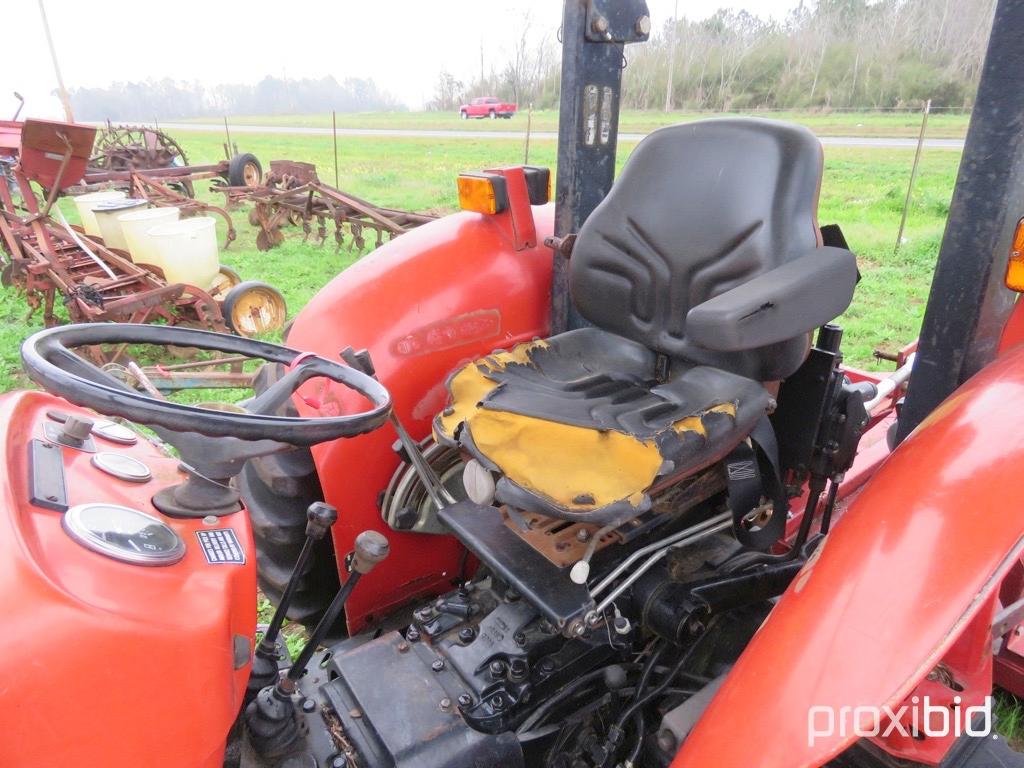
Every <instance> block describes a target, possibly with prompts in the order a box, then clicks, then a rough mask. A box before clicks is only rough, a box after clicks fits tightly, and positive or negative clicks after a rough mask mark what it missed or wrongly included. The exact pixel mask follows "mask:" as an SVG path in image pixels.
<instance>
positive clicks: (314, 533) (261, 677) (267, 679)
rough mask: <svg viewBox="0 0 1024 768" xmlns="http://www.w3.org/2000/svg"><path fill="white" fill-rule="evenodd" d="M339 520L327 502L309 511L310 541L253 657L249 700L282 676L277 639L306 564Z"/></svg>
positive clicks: (307, 531) (318, 503)
mask: <svg viewBox="0 0 1024 768" xmlns="http://www.w3.org/2000/svg"><path fill="white" fill-rule="evenodd" d="M337 519H338V510H336V509H335V508H334V507H332V506H331V505H330V504H327V503H325V502H323V501H314V502H313V503H312V504H310V505H309V509H308V510H306V540H305V541H304V542H303V543H302V549H301V550H300V551H299V556H298V558H297V559H296V561H295V566H294V567H293V568H292V573H291V576H289V577H288V584H287V586H285V588H284V593H283V594H282V595H281V600H280V601H279V602H278V604H277V610H276V611H274V616H273V618H272V619H271V620H270V626H268V627H267V631H266V632H265V633H264V634H263V639H262V640H261V641H260V644H259V645H258V646H256V653H255V654H254V655H253V660H252V672H251V673H250V674H249V684H248V688H247V694H248V696H247V698H250V699H251V698H252V697H253V696H255V695H256V694H257V693H258V692H259V691H260V690H261V689H263V688H265V687H266V686H268V685H273V684H274V683H275V682H276V681H277V676H278V666H277V660H278V647H277V636H278V634H279V633H280V631H281V625H282V624H284V621H285V618H286V617H287V615H288V609H289V608H290V607H291V603H292V598H294V597H295V590H296V589H297V588H298V585H299V579H300V577H301V576H302V573H303V571H305V570H306V564H307V563H308V562H309V558H310V556H311V555H312V554H313V547H314V546H316V542H318V541H320V540H321V539H323V538H324V536H326V535H327V532H328V531H329V530H330V529H331V526H332V525H334V523H335V522H336V521H337Z"/></svg>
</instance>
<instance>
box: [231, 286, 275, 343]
mask: <svg viewBox="0 0 1024 768" xmlns="http://www.w3.org/2000/svg"><path fill="white" fill-rule="evenodd" d="M222 311H223V313H224V321H225V322H226V323H227V324H228V328H230V329H231V330H232V331H234V332H235V333H237V334H238V335H239V336H246V337H252V336H258V335H260V334H263V333H268V332H270V331H276V330H279V329H281V328H283V327H284V324H285V322H286V321H287V319H288V305H287V304H285V301H284V296H282V295H281V292H280V291H279V290H277V288H275V287H274V286H272V285H267V284H266V283H261V282H259V281H257V280H248V281H246V282H244V283H239V284H238V285H236V286H235V287H234V288H232V289H231V290H230V291H228V294H227V296H225V297H224V305H223V307H222Z"/></svg>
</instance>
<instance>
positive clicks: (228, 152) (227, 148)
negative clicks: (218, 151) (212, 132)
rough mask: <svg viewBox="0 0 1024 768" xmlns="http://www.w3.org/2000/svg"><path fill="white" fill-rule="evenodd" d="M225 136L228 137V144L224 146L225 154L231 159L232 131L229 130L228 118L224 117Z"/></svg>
mask: <svg viewBox="0 0 1024 768" xmlns="http://www.w3.org/2000/svg"><path fill="white" fill-rule="evenodd" d="M224 134H225V135H226V136H227V137H228V143H227V144H226V145H225V146H224V154H226V155H227V156H228V160H230V159H231V131H230V130H229V129H228V116H227V115H224Z"/></svg>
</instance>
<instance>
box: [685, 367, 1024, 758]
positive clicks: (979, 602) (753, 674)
mask: <svg viewBox="0 0 1024 768" xmlns="http://www.w3.org/2000/svg"><path fill="white" fill-rule="evenodd" d="M1022 404H1024V347H1018V348H1016V349H1013V350H1010V351H1008V352H1006V353H1005V354H1003V355H1002V356H1000V357H999V358H998V359H997V360H996V361H995V362H993V363H992V364H991V365H989V366H988V367H987V368H985V369H984V370H982V371H981V372H980V373H978V374H977V375H976V376H974V377H973V378H972V379H970V380H969V381H968V382H967V383H965V384H964V385H963V386H961V387H960V388H959V389H958V390H957V391H956V392H954V393H953V394H952V395H951V396H950V397H949V398H948V399H947V400H945V401H944V402H943V403H942V404H941V405H940V406H939V407H938V408H937V409H936V410H935V411H934V412H933V413H932V414H931V415H930V416H929V417H928V418H927V419H926V420H925V421H924V422H922V423H921V425H920V426H919V427H918V428H917V429H916V430H915V431H914V432H913V433H912V434H911V435H910V437H909V438H908V439H907V440H905V441H904V442H903V443H902V444H901V445H900V446H899V447H898V448H897V449H896V450H895V451H894V452H893V453H892V454H891V455H890V456H889V457H888V458H887V459H886V460H885V462H884V463H883V464H882V466H881V467H880V468H879V470H878V472H877V473H876V474H875V476H874V477H873V478H872V479H871V480H870V481H869V482H868V483H867V484H866V485H865V486H864V488H863V490H862V492H861V493H860V495H859V496H858V497H857V498H856V499H855V500H854V501H853V502H852V504H851V505H850V507H849V509H848V510H847V511H846V513H845V514H844V515H843V517H842V518H841V519H840V520H839V522H838V523H837V524H836V525H835V527H834V529H833V530H832V532H831V533H830V534H829V535H828V537H827V539H826V541H825V542H824V544H823V545H822V547H821V549H820V550H819V552H820V554H819V555H818V556H816V557H813V558H812V560H811V561H809V562H808V564H807V565H806V566H805V567H804V569H803V570H802V571H801V573H800V574H799V575H798V576H797V578H796V579H795V580H794V581H793V583H792V584H791V585H790V587H789V589H788V590H787V591H786V593H785V594H784V595H783V596H782V598H781V599H780V600H779V603H778V605H777V606H776V607H775V609H774V610H773V611H772V612H771V614H770V615H769V617H768V619H767V620H766V621H765V623H764V625H763V626H762V627H761V628H760V630H759V631H758V632H757V634H756V635H755V637H754V638H753V640H752V641H751V642H750V644H749V645H748V646H747V648H746V649H745V651H744V652H743V654H742V655H741V656H740V658H739V660H738V661H737V663H736V664H735V666H734V667H733V668H732V670H731V671H730V673H729V675H728V677H727V678H726V681H725V683H724V684H723V685H722V687H721V689H720V690H719V691H718V693H717V694H716V695H715V697H714V698H713V700H712V701H711V703H710V705H709V706H708V709H707V711H706V712H705V714H704V716H703V717H702V718H701V720H700V721H699V722H698V723H697V725H696V727H695V728H694V730H693V732H692V733H691V734H690V736H689V737H688V738H687V740H686V741H685V742H684V744H683V746H682V748H681V750H680V751H679V753H678V754H677V756H676V758H675V760H674V761H673V763H672V765H673V766H674V768H683V767H684V766H685V767H686V768H704V766H716V767H721V768H740V767H741V766H742V768H747V767H748V766H752V765H757V766H760V768H783V767H784V768H810V767H811V766H819V765H822V764H823V763H825V762H826V761H828V760H829V759H831V758H832V757H834V756H835V755H837V754H839V753H840V752H842V751H843V750H844V749H846V748H847V747H849V746H850V745H851V744H852V743H853V742H854V741H855V740H856V739H857V736H856V735H855V734H853V733H849V732H848V733H846V734H845V735H843V734H840V733H838V732H837V733H834V734H832V735H828V736H817V737H816V738H814V739H813V746H812V744H811V742H812V739H811V738H810V737H809V736H810V727H809V718H810V717H811V709H812V708H821V707H827V708H832V711H833V712H838V711H839V709H840V708H841V707H851V708H856V707H859V706H866V707H871V708H878V707H882V706H889V707H892V708H893V709H895V708H896V707H897V705H898V704H899V703H900V702H902V701H904V699H905V698H906V697H907V696H908V695H910V693H911V692H912V691H913V690H914V689H915V687H916V686H917V685H918V684H919V683H920V682H921V681H922V680H923V679H924V678H925V677H926V676H927V675H928V673H929V672H930V671H932V669H933V668H934V667H935V666H936V664H937V663H938V662H939V660H940V659H942V658H943V656H945V655H946V653H947V651H949V650H950V648H951V647H952V646H953V644H954V643H955V642H956V641H957V640H958V638H959V637H960V636H961V635H963V634H964V632H965V628H967V627H968V625H969V624H971V622H972V620H975V619H976V620H977V621H976V622H975V623H974V624H973V626H977V625H978V623H982V622H983V626H984V628H985V630H986V631H985V634H984V636H985V637H987V627H988V626H989V625H990V623H991V618H992V617H991V613H992V612H993V611H994V606H995V605H996V604H997V603H996V599H995V598H996V593H997V591H998V589H999V586H1000V583H1001V582H1002V580H1003V578H1004V577H1005V576H1006V574H1007V573H1008V571H1009V570H1010V569H1011V568H1012V567H1013V566H1014V564H1015V563H1017V562H1019V560H1020V556H1021V543H1022V537H1024V472H1022V471H1021V470H1022V467H1024V407H1022ZM986 613H987V614H989V615H985V614H986ZM989 645H991V643H989ZM986 653H987V651H986ZM836 730H837V731H838V729H836ZM847 730H850V729H847Z"/></svg>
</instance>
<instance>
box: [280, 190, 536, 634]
mask: <svg viewBox="0 0 1024 768" xmlns="http://www.w3.org/2000/svg"><path fill="white" fill-rule="evenodd" d="M523 196H524V198H525V187H524V188H523ZM512 208H513V210H507V211H505V212H503V213H499V214H493V215H485V214H479V213H470V212H461V213H456V214H452V215H450V216H445V217H443V218H441V219H438V220H437V221H434V222H430V223H429V224H425V225H423V226H420V227H417V228H416V229H413V230H411V231H409V232H407V233H406V234H403V235H402V236H401V237H399V238H396V239H394V240H392V241H390V242H388V243H386V244H385V245H383V246H381V247H380V248H378V249H377V250H376V251H374V252H373V253H371V254H369V255H367V256H365V257H363V258H362V259H360V260H359V261H358V262H356V263H355V264H354V265H353V266H351V267H349V268H348V269H346V270H345V271H344V272H342V273H341V274H339V275H338V276H337V277H335V278H334V279H333V280H332V281H331V282H330V283H328V284H327V285H326V286H325V287H324V288H323V289H321V290H320V292H319V293H318V294H317V295H316V296H314V297H313V299H312V300H311V301H310V302H309V304H307V305H306V307H305V308H304V309H303V310H302V311H301V312H300V313H299V314H298V316H297V317H296V318H295V322H294V325H293V326H292V329H291V331H290V332H289V335H288V343H289V345H290V346H292V347H294V348H296V349H300V350H303V351H311V352H315V353H317V354H319V355H322V356H324V357H327V358H330V359H335V360H336V359H338V354H339V353H340V352H341V350H343V349H344V348H346V347H349V346H351V347H352V348H353V349H355V350H360V349H367V350H368V351H369V352H370V356H371V358H372V361H373V365H374V367H375V369H376V375H377V377H378V378H379V379H380V381H381V382H382V383H383V384H384V385H385V386H386V387H387V388H388V390H389V391H390V392H391V395H392V400H393V403H394V410H395V413H396V414H397V415H398V417H399V419H400V420H401V422H402V424H403V425H404V426H405V428H406V429H407V430H408V431H409V433H410V434H411V435H412V437H413V438H414V439H416V440H420V439H422V438H424V437H426V436H427V435H429V434H430V425H431V422H432V420H433V418H434V416H436V415H437V414H438V413H439V412H440V411H441V410H442V409H443V408H444V407H445V405H446V403H447V389H446V387H445V381H446V379H447V377H448V376H449V375H450V374H451V373H452V372H453V371H455V370H457V369H458V368H459V367H460V366H461V365H463V364H465V363H467V362H469V361H471V360H473V359H476V358H478V357H481V356H483V355H486V354H488V353H490V352H492V351H493V350H495V349H500V348H509V347H511V346H512V345H514V344H516V343H518V342H521V341H526V340H529V339H532V338H535V337H538V336H540V337H543V336H547V335H548V330H549V325H550V304H551V270H552V251H551V249H550V248H548V247H546V246H544V245H542V243H543V241H544V238H545V237H547V236H548V235H550V234H551V232H552V227H553V219H554V216H553V214H554V205H553V204H548V205H545V206H537V207H532V208H531V207H530V206H529V204H528V203H525V202H524V205H523V206H522V207H519V208H518V210H515V209H516V206H512ZM514 213H515V214H516V215H518V216H519V218H518V219H515V220H514V219H513V214H514ZM527 217H530V218H532V221H528V220H525V219H526V218H527ZM524 231H530V232H531V233H534V232H535V237H534V238H532V239H531V242H524V238H523V236H522V233H523V232H524ZM322 386H324V385H322V384H321V383H320V382H319V381H312V382H308V383H307V385H306V388H305V389H304V390H300V392H299V395H300V397H298V398H296V399H295V405H296V408H297V409H298V410H299V412H300V413H301V414H302V415H316V414H317V413H324V414H327V413H332V412H334V413H338V412H346V411H349V412H351V411H354V410H359V409H362V408H365V403H364V402H361V398H359V396H358V395H354V394H353V393H351V392H347V391H345V390H344V389H343V388H340V387H336V386H335V387H328V389H327V390H326V391H321V389H320V388H321V387H322ZM311 404H315V405H311ZM396 440H397V434H396V433H395V431H394V429H393V428H392V427H391V426H390V425H385V426H384V427H382V428H381V429H378V430H376V431H375V432H372V433H370V434H367V435H361V436H359V437H356V438H351V439H345V440H336V441H334V442H330V443H324V444H322V445H318V446H314V447H313V449H312V453H313V460H314V462H315V464H316V468H317V472H318V474H319V477H320V483H321V486H322V488H323V492H324V497H325V500H326V501H327V502H329V503H331V504H333V505H334V506H336V507H337V508H338V522H337V523H336V524H335V525H334V527H333V528H332V530H331V535H332V537H333V539H334V551H335V552H336V553H337V555H338V561H339V565H341V563H342V561H343V558H344V557H345V555H346V554H347V553H349V552H351V551H352V548H353V542H354V541H355V537H356V536H357V535H358V534H359V533H360V532H361V531H364V530H367V529H373V530H377V531H380V532H381V533H384V534H385V535H386V536H387V537H388V539H389V541H390V543H391V554H390V556H389V557H388V559H387V560H386V561H384V562H383V563H381V565H379V566H378V567H377V568H375V569H374V571H373V572H372V573H370V574H367V575H366V576H365V577H364V578H363V579H362V581H361V582H360V584H359V589H357V590H356V591H355V592H354V593H353V594H352V596H351V597H350V598H349V601H348V602H347V603H346V606H345V610H346V618H347V622H348V626H349V630H350V631H352V632H355V631H358V630H359V629H361V628H363V627H364V626H366V624H367V623H370V622H372V621H373V619H374V618H376V617H379V616H382V615H386V614H387V612H388V610H389V609H391V608H394V607H395V606H398V605H400V604H404V603H407V602H409V601H410V600H412V599H415V598H417V597H420V596H424V595H430V594H436V593H438V592H441V591H443V590H446V589H450V588H451V586H452V584H453V583H454V581H455V580H456V579H457V578H458V576H459V569H460V567H464V560H463V552H464V550H463V548H462V546H461V545H460V544H459V543H458V541H457V540H456V539H455V538H453V537H451V536H440V535H425V534H421V533H407V532H401V531H393V530H391V529H390V528H389V527H388V526H387V525H386V523H385V522H384V521H383V520H382V519H381V513H380V510H379V508H378V503H379V498H378V497H379V495H380V494H381V492H382V491H383V490H384V489H385V488H386V486H387V484H388V480H389V479H390V477H391V475H392V474H393V473H394V471H395V469H396V468H397V467H398V465H399V457H398V455H397V454H396V453H395V451H394V450H393V448H392V445H393V444H394V443H395V441H396Z"/></svg>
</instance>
